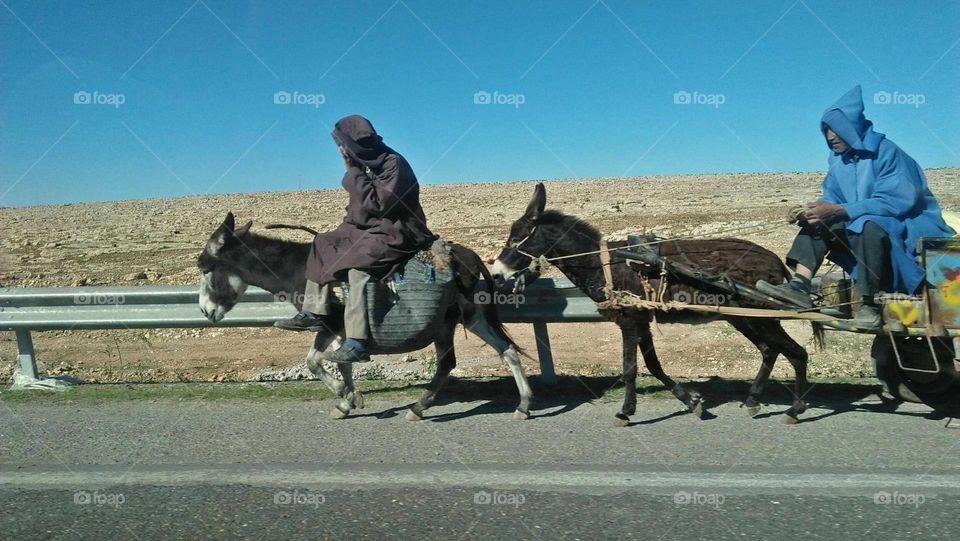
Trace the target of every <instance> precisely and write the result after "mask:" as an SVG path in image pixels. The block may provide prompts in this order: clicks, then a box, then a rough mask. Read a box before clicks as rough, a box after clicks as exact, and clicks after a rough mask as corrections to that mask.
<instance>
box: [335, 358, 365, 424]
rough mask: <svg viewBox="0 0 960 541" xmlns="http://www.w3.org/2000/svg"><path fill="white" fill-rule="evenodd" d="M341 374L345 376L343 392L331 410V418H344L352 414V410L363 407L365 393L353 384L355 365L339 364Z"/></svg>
mask: <svg viewBox="0 0 960 541" xmlns="http://www.w3.org/2000/svg"><path fill="white" fill-rule="evenodd" d="M337 367H338V368H339V369H340V376H342V377H343V394H342V395H340V396H341V397H342V398H341V399H340V402H339V403H338V404H337V405H336V406H334V408H333V409H332V410H331V411H330V418H331V419H343V418H344V417H346V416H347V415H350V410H352V409H354V408H363V406H364V404H363V394H361V393H360V390H359V389H357V388H355V387H354V386H353V365H352V364H338V365H337Z"/></svg>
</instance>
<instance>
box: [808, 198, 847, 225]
mask: <svg viewBox="0 0 960 541" xmlns="http://www.w3.org/2000/svg"><path fill="white" fill-rule="evenodd" d="M802 216H803V219H804V221H806V222H807V223H808V224H810V225H817V224H820V223H825V224H831V223H833V222H837V221H839V220H842V219H843V218H846V216H847V212H846V211H845V210H843V206H842V205H838V204H836V203H825V202H823V201H816V202H814V203H807V205H806V208H804V210H803V215H802Z"/></svg>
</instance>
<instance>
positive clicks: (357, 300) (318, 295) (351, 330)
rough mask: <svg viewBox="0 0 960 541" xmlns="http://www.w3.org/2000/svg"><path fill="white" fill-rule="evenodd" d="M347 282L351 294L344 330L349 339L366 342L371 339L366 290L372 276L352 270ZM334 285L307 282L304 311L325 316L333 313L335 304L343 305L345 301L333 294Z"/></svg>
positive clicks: (347, 305) (330, 283)
mask: <svg viewBox="0 0 960 541" xmlns="http://www.w3.org/2000/svg"><path fill="white" fill-rule="evenodd" d="M347 281H348V282H349V284H350V294H349V295H347V303H346V306H345V307H344V313H343V325H344V330H345V333H346V335H347V338H354V339H356V340H366V339H367V338H369V331H368V330H367V295H366V290H367V282H369V281H370V275H369V274H367V273H365V272H363V271H361V270H357V269H350V271H349V272H348V273H347ZM333 284H334V282H327V283H326V284H323V285H320V284H318V283H316V282H314V281H312V280H307V286H306V288H305V289H304V292H303V310H305V311H307V312H313V313H314V314H317V315H321V316H325V315H329V314H330V313H331V310H332V308H333V305H334V304H343V300H341V299H339V298H337V295H336V294H335V293H334V292H333Z"/></svg>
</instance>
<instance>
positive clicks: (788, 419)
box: [783, 413, 800, 425]
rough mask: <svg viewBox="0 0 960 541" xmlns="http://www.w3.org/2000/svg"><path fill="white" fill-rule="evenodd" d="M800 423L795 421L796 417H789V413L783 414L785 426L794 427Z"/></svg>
mask: <svg viewBox="0 0 960 541" xmlns="http://www.w3.org/2000/svg"><path fill="white" fill-rule="evenodd" d="M799 422H800V419H797V417H796V416H794V415H790V414H789V413H784V414H783V424H785V425H795V424H797V423H799Z"/></svg>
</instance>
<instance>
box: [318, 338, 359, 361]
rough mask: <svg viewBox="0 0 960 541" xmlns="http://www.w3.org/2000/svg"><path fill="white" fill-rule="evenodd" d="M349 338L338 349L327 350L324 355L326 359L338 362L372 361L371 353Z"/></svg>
mask: <svg viewBox="0 0 960 541" xmlns="http://www.w3.org/2000/svg"><path fill="white" fill-rule="evenodd" d="M351 342H352V341H351V340H349V339H348V340H347V341H346V342H344V343H343V345H342V346H340V348H339V349H337V350H336V351H328V352H325V353H324V354H323V355H322V357H323V359H324V360H325V361H330V362H332V363H337V364H349V363H366V362H370V354H369V353H367V350H366V349H364V348H362V347H357V346H356V345H355V343H351Z"/></svg>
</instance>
